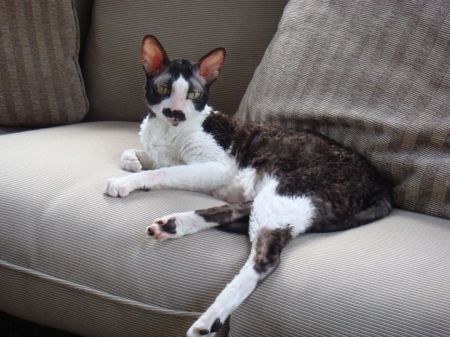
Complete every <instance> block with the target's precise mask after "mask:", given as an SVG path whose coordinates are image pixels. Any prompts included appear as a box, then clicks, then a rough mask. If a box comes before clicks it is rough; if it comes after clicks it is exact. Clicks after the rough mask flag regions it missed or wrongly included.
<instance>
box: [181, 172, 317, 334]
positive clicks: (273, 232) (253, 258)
mask: <svg viewBox="0 0 450 337" xmlns="http://www.w3.org/2000/svg"><path fill="white" fill-rule="evenodd" d="M276 186H277V182H276V181H275V180H274V181H271V182H269V183H268V184H267V185H266V186H265V187H264V188H263V189H262V190H261V191H260V192H259V193H258V195H257V196H256V198H255V200H254V201H253V207H252V211H251V215H250V225H249V235H250V241H251V242H252V249H251V253H250V256H249V258H248V260H247V262H246V263H245V264H244V266H243V267H242V269H241V270H240V271H239V273H238V274H237V275H236V276H235V277H234V278H233V280H232V281H231V282H230V283H228V284H227V286H226V287H225V288H224V289H223V290H222V292H221V293H220V294H219V295H218V296H217V298H216V299H215V301H214V303H213V304H212V305H211V306H210V307H209V308H208V309H207V310H206V312H205V313H204V314H202V315H201V316H200V318H199V319H198V320H197V321H196V322H195V323H194V324H193V325H192V326H191V328H190V329H189V331H188V333H187V336H188V337H201V336H203V337H205V336H206V337H213V336H214V335H215V333H216V331H217V330H218V329H219V328H220V327H221V326H222V324H223V322H224V321H225V320H226V319H227V318H228V316H229V315H230V314H231V313H232V312H233V311H234V310H235V309H236V308H237V307H238V306H239V305H240V304H241V303H242V302H243V301H244V300H245V299H246V298H247V297H248V296H249V295H250V294H251V293H252V292H253V290H255V288H256V286H257V285H258V283H259V282H261V281H262V280H264V279H265V278H266V277H267V276H268V275H269V274H270V273H271V272H272V271H273V270H274V269H275V268H276V267H277V266H278V264H279V262H280V255H281V251H282V249H283V247H284V246H285V245H286V244H287V243H288V241H289V240H290V239H291V238H293V237H295V236H297V235H298V234H300V233H304V232H305V231H306V230H307V229H308V228H309V227H310V226H311V224H312V222H313V216H314V212H315V208H314V205H313V204H312V202H311V200H310V198H309V197H291V196H289V197H288V196H280V195H279V194H278V193H277V191H276Z"/></svg>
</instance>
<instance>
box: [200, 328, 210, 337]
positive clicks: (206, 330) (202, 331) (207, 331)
mask: <svg viewBox="0 0 450 337" xmlns="http://www.w3.org/2000/svg"><path fill="white" fill-rule="evenodd" d="M198 333H199V334H200V335H202V336H204V335H207V334H209V330H208V329H201V330H199V331H198Z"/></svg>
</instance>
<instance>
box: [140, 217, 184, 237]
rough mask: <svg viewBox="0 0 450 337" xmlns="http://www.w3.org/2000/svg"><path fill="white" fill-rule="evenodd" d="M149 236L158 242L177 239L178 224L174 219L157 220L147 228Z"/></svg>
mask: <svg viewBox="0 0 450 337" xmlns="http://www.w3.org/2000/svg"><path fill="white" fill-rule="evenodd" d="M147 234H148V235H150V236H151V237H152V238H153V239H155V240H157V241H164V240H167V239H170V238H175V237H177V223H176V218H174V217H164V218H160V219H156V220H155V222H154V223H152V224H151V225H150V226H148V227H147Z"/></svg>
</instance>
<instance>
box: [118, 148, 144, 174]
mask: <svg viewBox="0 0 450 337" xmlns="http://www.w3.org/2000/svg"><path fill="white" fill-rule="evenodd" d="M120 166H121V167H122V169H124V170H126V171H130V172H139V171H141V170H142V165H141V162H140V161H139V159H138V157H137V156H136V152H135V151H134V150H125V151H124V152H123V153H122V156H121V157H120Z"/></svg>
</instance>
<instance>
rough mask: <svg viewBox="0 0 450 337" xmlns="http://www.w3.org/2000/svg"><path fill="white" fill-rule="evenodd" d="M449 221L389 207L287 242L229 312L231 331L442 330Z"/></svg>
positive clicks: (364, 335) (448, 287) (447, 331)
mask: <svg viewBox="0 0 450 337" xmlns="http://www.w3.org/2000/svg"><path fill="white" fill-rule="evenodd" d="M449 242H450V221H448V220H444V219H439V218H436V217H430V216H425V215H421V214H417V213H411V212H405V211H400V210H396V211H394V213H393V214H392V215H391V216H389V217H387V218H384V219H383V220H381V221H378V222H375V223H372V224H370V225H366V226H362V227H359V228H357V229H353V230H348V231H344V232H338V233H332V234H308V235H305V236H302V237H301V238H299V239H296V240H294V241H292V242H291V243H290V244H289V245H288V246H287V247H286V249H285V251H284V252H283V253H282V256H281V264H280V266H279V267H278V269H276V270H275V272H274V273H273V274H271V275H270V276H269V277H268V278H267V279H266V280H265V281H264V282H263V283H262V284H261V285H260V286H259V288H257V290H256V291H255V292H254V293H253V294H252V295H251V297H249V299H248V300H247V301H246V302H244V303H243V305H242V306H241V307H240V308H239V309H238V310H237V311H236V312H235V313H234V314H233V315H232V318H231V322H230V326H231V328H230V336H232V337H261V336H267V337H287V336H289V337H290V336H292V337H294V336H295V337H302V336H308V337H316V336H317V337H319V336H321V337H329V336H333V337H340V336H342V337H346V336H354V337H372V336H373V337H378V336H405V337H406V336H408V337H413V336H417V337H422V336H433V337H448V336H449V335H450V320H449V319H448V317H450V263H449V261H450V245H449Z"/></svg>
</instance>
